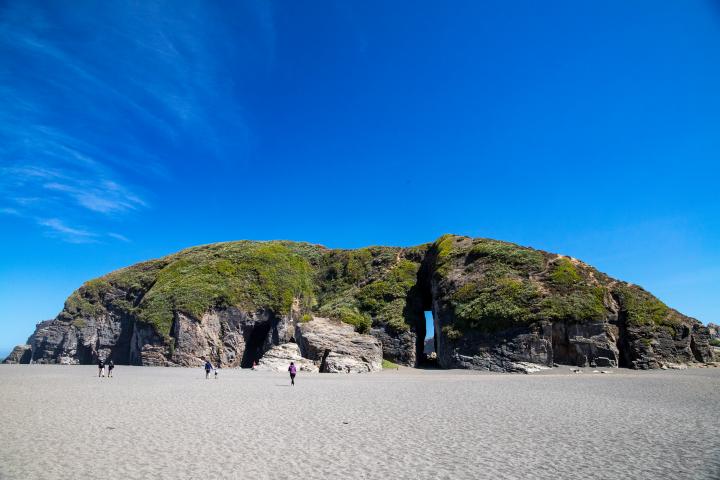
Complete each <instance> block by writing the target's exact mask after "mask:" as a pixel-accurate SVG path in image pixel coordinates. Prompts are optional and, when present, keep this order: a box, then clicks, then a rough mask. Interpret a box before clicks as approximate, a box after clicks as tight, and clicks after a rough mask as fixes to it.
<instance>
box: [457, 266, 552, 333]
mask: <svg viewBox="0 0 720 480" xmlns="http://www.w3.org/2000/svg"><path fill="white" fill-rule="evenodd" d="M538 296H539V293H538V291H537V289H536V288H535V286H534V285H533V284H532V283H531V282H530V281H529V280H525V279H520V278H511V277H495V276H492V275H490V276H486V277H485V278H483V279H482V280H481V281H479V282H477V283H467V284H465V285H463V286H462V287H460V288H459V289H458V290H457V291H456V292H455V293H454V294H453V295H452V297H451V298H452V303H453V306H454V307H455V315H456V317H457V322H456V326H457V327H458V328H460V329H461V330H468V329H473V330H479V331H482V332H486V333H490V332H495V331H498V330H503V329H506V328H511V327H513V326H517V325H522V324H527V323H528V322H530V321H532V320H533V319H534V317H533V310H532V306H533V304H534V302H535V300H536V299H537V298H538Z"/></svg>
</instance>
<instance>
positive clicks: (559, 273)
mask: <svg viewBox="0 0 720 480" xmlns="http://www.w3.org/2000/svg"><path fill="white" fill-rule="evenodd" d="M550 279H551V280H552V282H553V283H554V284H555V285H556V286H558V287H561V288H571V287H572V286H573V285H575V284H577V283H579V282H580V281H581V280H582V276H581V275H580V274H579V273H578V271H577V268H575V265H574V264H573V262H572V261H570V259H568V258H560V259H558V260H557V261H556V262H555V265H554V266H553V268H552V271H551V272H550Z"/></svg>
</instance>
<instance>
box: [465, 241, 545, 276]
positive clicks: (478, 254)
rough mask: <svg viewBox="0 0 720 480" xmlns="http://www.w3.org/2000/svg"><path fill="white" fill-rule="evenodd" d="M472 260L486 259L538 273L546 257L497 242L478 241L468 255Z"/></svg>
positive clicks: (531, 250) (526, 249)
mask: <svg viewBox="0 0 720 480" xmlns="http://www.w3.org/2000/svg"><path fill="white" fill-rule="evenodd" d="M468 257H469V258H470V260H471V261H472V260H475V259H479V258H486V259H488V260H490V261H495V262H501V263H504V264H506V265H510V266H512V267H515V268H519V269H521V270H523V271H538V270H541V269H542V268H543V265H544V263H545V257H544V256H543V254H542V253H541V252H538V251H537V250H533V249H530V248H524V247H520V246H518V245H513V244H511V243H505V242H500V241H497V240H488V239H481V240H476V241H475V243H474V244H473V246H472V248H471V249H470V251H469V253H468Z"/></svg>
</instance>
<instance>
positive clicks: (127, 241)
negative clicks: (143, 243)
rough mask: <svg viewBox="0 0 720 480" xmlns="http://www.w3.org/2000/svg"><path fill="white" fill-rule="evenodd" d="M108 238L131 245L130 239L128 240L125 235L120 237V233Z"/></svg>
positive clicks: (112, 234)
mask: <svg viewBox="0 0 720 480" xmlns="http://www.w3.org/2000/svg"><path fill="white" fill-rule="evenodd" d="M107 235H108V237H110V238H114V239H115V240H120V241H121V242H125V243H129V242H130V239H129V238H127V237H126V236H125V235H120V234H119V233H112V232H110V233H108V234H107Z"/></svg>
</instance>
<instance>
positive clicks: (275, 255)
mask: <svg viewBox="0 0 720 480" xmlns="http://www.w3.org/2000/svg"><path fill="white" fill-rule="evenodd" d="M294 298H300V299H302V300H303V302H304V303H305V304H306V306H309V305H310V304H311V302H312V298H313V281H312V269H311V267H310V265H309V263H308V262H307V260H306V259H305V258H303V257H301V256H300V255H298V254H296V253H294V252H293V251H292V250H291V249H290V248H288V247H287V246H286V245H283V244H281V243H278V242H267V243H254V242H234V243H228V244H217V245H211V246H208V247H196V248H193V249H189V250H186V251H183V252H180V253H178V254H176V255H173V256H172V257H171V260H170V262H169V264H168V265H167V266H165V267H164V268H163V269H162V270H160V272H159V273H158V275H157V280H156V282H155V283H154V285H153V286H152V288H150V290H149V291H148V292H147V293H146V294H145V296H144V298H143V300H142V302H141V303H140V305H139V309H138V317H139V320H140V321H144V322H147V323H150V324H152V325H154V326H155V327H156V330H157V331H158V333H160V334H161V335H166V336H167V335H169V333H170V327H171V325H172V321H173V314H174V312H183V313H185V314H188V315H192V316H194V317H199V316H201V315H202V314H203V313H205V312H207V311H208V310H209V309H210V308H213V307H227V306H238V307H242V308H246V309H249V310H254V309H258V308H268V309H271V310H273V311H274V312H276V313H278V314H285V313H288V312H289V311H290V308H291V306H292V302H293V299H294Z"/></svg>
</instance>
